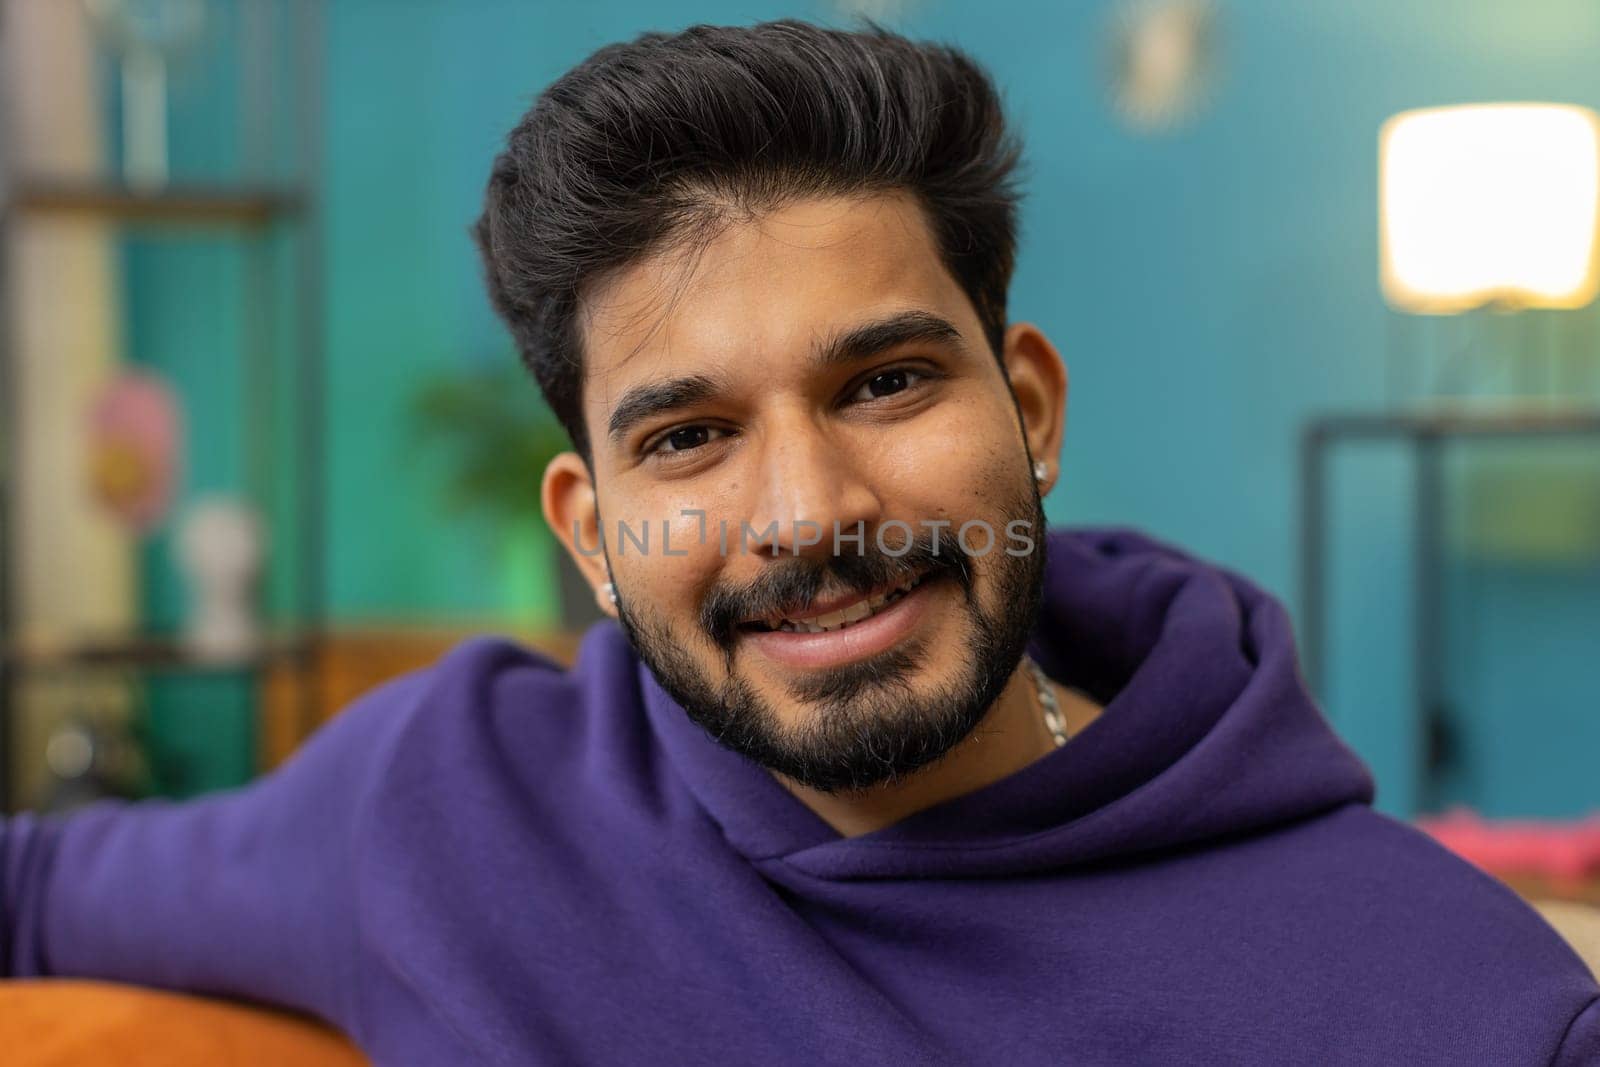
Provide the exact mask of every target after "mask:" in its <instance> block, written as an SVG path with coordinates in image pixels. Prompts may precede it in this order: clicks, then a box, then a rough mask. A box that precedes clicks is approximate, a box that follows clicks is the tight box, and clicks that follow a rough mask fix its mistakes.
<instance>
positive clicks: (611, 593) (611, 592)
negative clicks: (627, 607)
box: [600, 582, 617, 607]
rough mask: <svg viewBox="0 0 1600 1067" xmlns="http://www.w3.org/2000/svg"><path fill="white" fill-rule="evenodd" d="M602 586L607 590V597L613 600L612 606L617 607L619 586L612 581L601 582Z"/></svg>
mask: <svg viewBox="0 0 1600 1067" xmlns="http://www.w3.org/2000/svg"><path fill="white" fill-rule="evenodd" d="M600 588H601V589H602V590H604V591H605V594H606V599H607V600H609V601H611V606H612V607H616V605H617V587H616V586H614V585H612V584H611V583H610V582H601V583H600Z"/></svg>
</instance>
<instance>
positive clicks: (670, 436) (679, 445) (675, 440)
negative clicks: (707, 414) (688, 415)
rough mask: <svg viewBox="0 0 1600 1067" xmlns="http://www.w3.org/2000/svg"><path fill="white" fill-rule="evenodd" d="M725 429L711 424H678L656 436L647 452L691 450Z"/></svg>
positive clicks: (720, 433)
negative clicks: (673, 428)
mask: <svg viewBox="0 0 1600 1067" xmlns="http://www.w3.org/2000/svg"><path fill="white" fill-rule="evenodd" d="M726 433H727V431H725V430H719V429H717V428H715V427H713V426H679V427H678V428H677V429H675V430H669V431H667V432H666V433H665V434H663V435H662V436H661V437H658V438H656V442H655V444H653V445H651V446H650V448H649V452H651V453H653V454H656V455H663V456H672V455H677V454H679V453H683V452H693V451H694V450H695V449H697V448H702V447H704V446H705V445H707V444H710V443H711V442H712V441H714V440H715V439H716V438H717V437H718V436H719V435H725V434H726Z"/></svg>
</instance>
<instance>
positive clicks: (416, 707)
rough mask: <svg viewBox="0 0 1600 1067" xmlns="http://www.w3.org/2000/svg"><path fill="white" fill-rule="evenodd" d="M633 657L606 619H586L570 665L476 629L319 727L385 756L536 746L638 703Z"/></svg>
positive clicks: (428, 757)
mask: <svg viewBox="0 0 1600 1067" xmlns="http://www.w3.org/2000/svg"><path fill="white" fill-rule="evenodd" d="M637 666H638V661H637V659H636V658H635V657H634V655H633V652H632V649H631V647H630V646H629V645H628V643H627V640H626V638H625V637H624V636H623V635H622V633H621V631H620V630H619V629H618V628H617V627H616V625H615V624H614V623H600V624H597V625H595V626H594V627H592V628H591V629H590V630H589V631H588V632H587V633H586V634H585V635H584V637H583V639H582V642H581V643H580V645H579V649H578V653H577V657H576V661H575V662H574V663H573V665H572V666H570V667H568V666H564V665H563V664H562V663H561V662H560V661H558V660H557V659H556V658H555V657H554V656H552V655H550V654H548V653H546V652H543V651H540V650H538V649H536V648H533V647H530V646H529V645H527V644H524V643H522V642H521V641H519V640H518V639H516V638H513V637H510V636H506V635H501V634H479V635H474V636H472V637H468V638H465V639H463V640H461V641H459V642H457V643H456V644H455V645H453V646H451V647H450V648H449V650H447V651H446V652H445V653H444V654H443V655H441V656H439V657H438V658H437V659H436V660H434V661H433V662H432V663H430V664H428V665H427V666H424V667H420V668H417V669H414V670H412V671H409V672H407V673H405V674H402V675H399V676H397V677H395V678H392V679H390V680H389V681H387V682H384V683H383V684H381V685H378V686H376V687H374V688H373V689H371V690H369V691H368V692H367V693H365V694H363V695H362V696H361V697H359V698H357V699H356V700H354V701H352V702H351V703H350V704H349V705H347V706H346V707H345V708H343V709H342V710H340V711H339V712H338V714H336V715H335V716H334V718H333V720H332V721H331V722H330V723H329V724H328V725H327V726H326V727H325V728H324V729H325V731H326V732H328V733H330V734H343V735H345V736H346V738H347V739H348V740H347V741H346V743H347V744H355V745H358V746H359V747H362V748H364V749H366V750H367V751H368V752H370V753H372V754H373V755H374V756H380V755H381V757H382V758H383V759H384V761H385V762H393V761H395V760H398V759H401V758H406V759H423V760H428V761H437V760H439V759H441V758H450V757H452V756H458V755H463V754H465V753H466V751H467V750H471V751H473V752H475V753H479V754H481V753H482V750H483V749H485V747H492V746H496V745H504V744H518V745H527V744H531V743H536V744H537V747H538V748H539V749H540V750H543V749H547V748H548V747H549V746H550V745H551V744H553V743H554V742H555V739H556V738H557V736H558V735H563V734H566V735H572V734H574V733H581V732H582V729H583V726H584V724H585V722H586V721H590V720H591V719H592V718H593V717H594V715H597V714H602V713H604V714H620V715H622V716H624V717H628V715H629V712H630V711H631V710H632V709H634V708H636V707H637V706H638V705H639V703H640V696H639V682H638V676H637ZM633 718H635V719H636V718H637V716H633Z"/></svg>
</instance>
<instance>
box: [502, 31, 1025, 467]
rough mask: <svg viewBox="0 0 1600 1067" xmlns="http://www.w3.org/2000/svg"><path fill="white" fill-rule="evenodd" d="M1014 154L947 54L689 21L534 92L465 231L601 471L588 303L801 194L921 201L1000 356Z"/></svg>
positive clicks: (982, 77)
mask: <svg viewBox="0 0 1600 1067" xmlns="http://www.w3.org/2000/svg"><path fill="white" fill-rule="evenodd" d="M1019 156H1020V145H1019V143H1018V142H1017V140H1016V138H1015V137H1014V136H1013V135H1012V134H1011V133H1010V132H1009V131H1008V129H1007V127H1006V123H1005V116H1004V113H1003V111H1002V108H1001V104H1000V99H999V96H998V94H997V93H996V91H995V87H994V84H993V83H992V82H991V80H990V79H989V77H988V75H987V74H986V73H985V72H984V71H983V69H982V68H981V67H979V66H978V64H977V63H976V62H974V61H973V60H972V59H971V58H969V57H968V56H966V55H964V54H962V53H961V52H959V51H957V50H955V49H954V48H950V47H947V46H943V45H936V44H924V43H919V42H915V41H911V40H908V39H906V38H905V37H902V36H899V35H897V34H894V33H891V32H889V31H887V30H884V29H882V28H879V27H877V26H869V27H868V28H867V29H865V30H862V31H858V32H849V31H844V30H835V29H827V28H823V27H820V26H814V25H811V24H808V23H804V22H797V21H792V20H784V21H778V22H766V23H761V24H758V25H753V26H743V27H727V26H693V27H690V28H689V29H686V30H684V31H683V32H681V33H676V34H670V35H668V34H661V33H647V34H644V35H642V36H640V37H638V38H636V39H635V40H632V41H629V42H626V43H622V44H613V45H608V46H607V47H604V48H601V49H600V50H599V51H597V52H595V53H594V54H593V55H591V56H590V57H589V58H588V59H586V60H584V61H583V62H582V63H580V64H578V65H577V66H576V67H574V68H573V69H572V70H570V71H568V72H567V73H566V74H564V75H563V76H562V77H561V78H560V79H559V80H557V81H556V82H555V83H553V84H552V85H551V86H550V87H549V88H547V89H546V90H545V91H544V92H543V93H542V94H540V96H539V98H538V99H537V100H536V101H535V102H534V104H533V107H532V108H530V109H529V110H528V112H527V114H525V115H524V116H523V117H522V119H521V121H520V122H518V123H517V125H516V128H515V129H513V130H512V131H511V134H510V136H509V137H508V138H507V140H506V147H505V150H504V151H503V152H501V153H500V154H499V156H497V157H496V159H495V161H494V168H493V171H492V172H491V174H490V176H489V186H488V190H487V192H486V193H485V196H484V204H483V213H482V215H481V216H480V217H479V218H478V220H477V222H476V223H475V224H474V226H473V228H472V232H473V237H474V239H475V241H476V242H477V245H478V249H479V252H480V253H481V256H482V260H483V266H484V273H485V276H486V282H487V285H488V290H489V296H490V299H491V301H492V302H493V304H494V308H495V310H496V312H498V313H499V315H500V317H501V318H502V319H503V320H504V321H505V323H506V325H507V326H508V327H509V328H510V330H511V334H512V337H513V338H514V339H515V341H516V345H517V348H518V350H519V352H520V353H521V356H522V360H523V362H524V363H525V364H526V366H527V368H528V369H529V370H530V371H531V372H532V373H533V375H534V377H535V378H536V379H537V380H538V382H539V386H540V388H541V389H542V390H543V391H544V395H545V399H546V400H547V401H548V403H549V404H550V407H551V409H552V410H553V411H554V412H555V414H556V417H557V418H558V419H560V420H561V423H562V425H563V426H564V427H565V428H566V430H567V433H568V435H569V436H570V437H571V438H572V442H573V446H574V447H575V448H576V449H577V450H578V451H579V452H580V453H581V454H582V455H583V456H584V457H585V459H589V458H590V455H591V453H590V451H589V440H588V435H587V433H586V431H585V428H584V423H583V414H582V396H583V352H582V345H581V340H582V339H581V337H580V336H579V332H578V328H577V327H576V325H575V322H576V319H577V314H576V312H577V310H578V306H579V300H580V299H581V298H582V297H583V296H584V295H585V293H586V292H587V291H588V290H589V289H590V288H591V287H592V286H593V285H594V283H596V282H597V281H599V280H601V279H603V278H605V277H606V276H607V275H608V274H611V273H613V272H615V271H616V270H617V269H619V268H620V267H623V266H625V265H627V264H628V263H630V262H633V261H636V260H637V259H639V258H641V257H643V256H646V255H648V254H650V253H653V252H656V251H659V250H661V249H662V248H664V247H667V246H669V245H672V244H676V243H682V244H684V245H688V246H693V245H694V244H695V243H697V242H708V241H709V240H710V239H711V238H712V237H714V236H715V234H716V233H718V232H719V231H720V230H721V228H722V227H724V226H725V225H727V224H728V223H730V222H733V221H736V220H738V219H740V218H748V217H750V216H751V215H752V214H753V213H756V212H760V211H763V210H770V209H772V208H774V207H777V206H779V205H781V204H783V203H786V202H789V201H792V200H795V199H798V198H802V197H807V196H818V195H850V194H856V193H870V192H877V191H907V192H910V193H912V194H914V196H915V197H916V199H917V200H918V202H919V203H920V205H921V207H922V208H923V210H924V212H925V213H926V217H927V219H928V222H929V225H930V228H931V232H932V234H933V236H934V238H935V240H936V242H937V244H938V248H939V251H940V255H941V257H942V259H943V261H944V264H945V266H946V268H947V269H948V270H949V271H950V273H951V275H952V276H953V277H954V278H955V280H956V281H957V282H958V283H959V284H960V286H961V287H962V289H963V290H965V292H966V294H967V297H968V298H969V299H970V300H971V301H972V304H973V306H974V308H975V309H976V311H977V314H978V317H979V319H980V320H981V322H982V323H983V327H984V332H985V334H986V336H987V338H988V340H989V343H990V345H991V346H992V347H993V348H994V350H995V353H996V356H997V358H998V354H999V351H1000V339H1001V335H1002V333H1003V332H1004V329H1005V322H1006V290H1007V288H1008V287H1009V285H1010V281H1011V273H1012V268H1013V265H1014V263H1015V259H1016V229H1017V201H1018V193H1017V190H1016V186H1015V182H1016V172H1017V169H1018V160H1019ZM702 247H703V245H702Z"/></svg>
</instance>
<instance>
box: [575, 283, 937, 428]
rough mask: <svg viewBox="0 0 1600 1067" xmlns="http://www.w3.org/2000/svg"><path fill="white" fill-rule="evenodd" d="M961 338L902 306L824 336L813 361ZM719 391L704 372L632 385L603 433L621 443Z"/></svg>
mask: <svg viewBox="0 0 1600 1067" xmlns="http://www.w3.org/2000/svg"><path fill="white" fill-rule="evenodd" d="M960 340H961V331H960V330H958V329H956V327H955V325H954V324H953V323H951V322H950V321H949V320H947V319H943V318H940V317H939V316H938V315H935V314H933V313H932V312H928V311H904V312H901V313H899V314H897V315H891V316H890V317H888V318H886V319H879V320H878V321H877V322H869V323H865V324H863V325H861V326H855V327H852V328H851V329H849V330H846V331H844V332H843V333H840V334H838V335H836V336H834V337H832V338H830V339H828V340H827V341H825V342H823V343H822V344H821V345H819V346H817V348H816V349H815V350H814V351H813V353H812V363H813V365H814V366H815V367H817V368H818V369H819V370H820V369H824V368H827V367H836V366H839V365H840V364H845V363H855V362H858V361H860V360H863V359H870V358H871V357H872V356H875V355H877V354H878V353H880V352H884V351H887V350H888V349H891V348H895V347H897V346H899V345H904V344H910V343H911V342H913V341H945V342H948V341H955V342H957V343H959V342H960ZM721 390H722V385H721V383H719V382H718V381H717V380H716V379H715V378H712V377H710V376H708V375H704V374H688V375H684V376H683V377H681V378H668V379H667V380H666V381H662V382H650V383H647V384H644V385H636V386H634V387H633V388H632V389H629V390H628V391H627V392H625V393H623V394H622V399H621V400H619V401H617V406H616V407H615V408H613V409H612V410H611V418H610V419H609V420H608V421H607V425H606V430H607V433H608V435H609V436H610V438H611V440H612V441H614V442H620V441H621V440H622V439H623V438H624V437H626V436H627V435H628V431H630V430H632V429H633V428H634V427H635V426H638V425H639V424H640V423H641V422H645V421H646V420H648V419H653V418H655V417H656V416H658V415H661V414H663V413H665V412H668V411H672V410H674V409H676V408H686V407H691V406H693V405H695V404H703V403H705V402H706V401H707V400H710V399H712V398H713V397H715V396H716V395H717V394H718V393H719V392H721Z"/></svg>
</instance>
